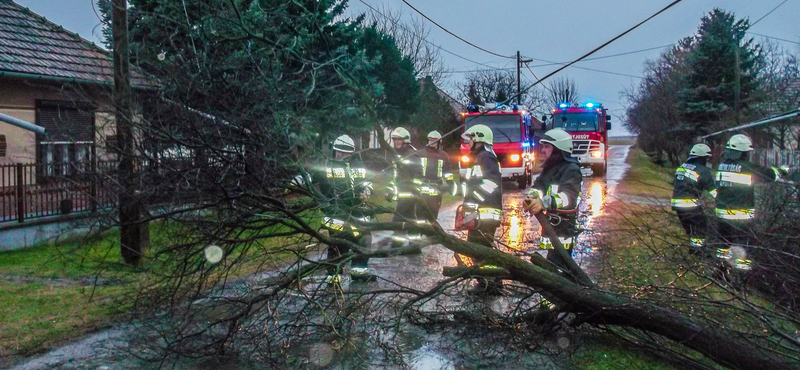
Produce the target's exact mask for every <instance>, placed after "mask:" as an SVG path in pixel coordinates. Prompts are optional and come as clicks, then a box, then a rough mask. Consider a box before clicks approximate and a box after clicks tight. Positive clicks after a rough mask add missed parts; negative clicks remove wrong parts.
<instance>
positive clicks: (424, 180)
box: [414, 146, 455, 196]
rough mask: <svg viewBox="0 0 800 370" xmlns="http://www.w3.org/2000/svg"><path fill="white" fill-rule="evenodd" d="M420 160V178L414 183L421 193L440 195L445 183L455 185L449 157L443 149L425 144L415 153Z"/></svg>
mask: <svg viewBox="0 0 800 370" xmlns="http://www.w3.org/2000/svg"><path fill="white" fill-rule="evenodd" d="M415 157H416V158H417V159H419V162H420V173H419V174H420V175H421V177H420V178H415V179H414V184H415V185H417V188H418V190H419V192H420V194H422V195H428V196H441V192H442V190H443V189H444V186H443V185H445V184H446V183H450V184H451V186H455V184H454V182H453V171H452V166H451V164H450V157H449V156H448V155H447V153H446V152H445V151H444V150H441V149H437V148H434V147H430V146H426V147H425V148H424V149H422V150H420V151H419V152H417V154H416V155H415Z"/></svg>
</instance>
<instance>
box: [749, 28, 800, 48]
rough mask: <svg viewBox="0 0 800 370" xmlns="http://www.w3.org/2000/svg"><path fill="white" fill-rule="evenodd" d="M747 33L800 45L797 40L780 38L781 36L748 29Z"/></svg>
mask: <svg viewBox="0 0 800 370" xmlns="http://www.w3.org/2000/svg"><path fill="white" fill-rule="evenodd" d="M747 33H749V34H751V35H756V36H761V37H766V38H768V39H774V40H779V41H784V42H790V43H792V44H797V45H800V42H797V41H792V40H787V39H782V38H779V37H775V36H767V35H762V34H760V33H755V32H750V31H747Z"/></svg>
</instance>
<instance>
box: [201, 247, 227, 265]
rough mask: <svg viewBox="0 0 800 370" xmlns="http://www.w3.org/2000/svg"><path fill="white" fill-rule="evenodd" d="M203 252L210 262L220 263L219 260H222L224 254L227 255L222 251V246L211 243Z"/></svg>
mask: <svg viewBox="0 0 800 370" xmlns="http://www.w3.org/2000/svg"><path fill="white" fill-rule="evenodd" d="M203 254H205V257H206V261H208V262H210V263H218V262H219V261H222V256H224V255H225V253H224V252H223V251H222V248H220V247H218V246H216V245H209V246H208V247H206V249H205V250H204V251H203Z"/></svg>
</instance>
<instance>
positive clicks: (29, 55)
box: [0, 0, 155, 86]
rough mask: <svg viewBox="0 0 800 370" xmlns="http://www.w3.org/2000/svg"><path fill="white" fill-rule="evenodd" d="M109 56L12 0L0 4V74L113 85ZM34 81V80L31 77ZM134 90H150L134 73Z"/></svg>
mask: <svg viewBox="0 0 800 370" xmlns="http://www.w3.org/2000/svg"><path fill="white" fill-rule="evenodd" d="M112 65H113V63H112V59H111V56H110V55H109V53H108V52H107V51H105V50H103V49H101V48H100V47H99V46H97V45H95V44H93V43H91V42H89V41H87V40H85V39H83V38H81V37H80V36H78V35H77V34H75V33H72V32H69V31H67V30H65V29H64V28H63V27H61V26H59V25H57V24H55V23H53V22H50V21H49V20H47V19H46V18H44V17H42V16H40V15H38V14H36V13H34V12H32V11H30V10H29V9H27V8H24V7H22V6H20V5H18V4H16V3H14V2H13V1H11V0H0V74H2V72H16V73H23V74H33V75H40V76H48V77H65V78H76V79H82V80H88V81H92V82H98V83H113V81H114V73H113V68H112ZM32 77H35V76H32ZM131 83H132V84H133V85H134V86H153V85H155V83H154V82H153V81H152V80H148V79H146V78H144V75H143V74H142V73H140V72H138V71H136V70H133V71H132V73H131Z"/></svg>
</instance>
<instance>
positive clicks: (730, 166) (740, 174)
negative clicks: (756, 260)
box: [715, 134, 788, 271]
mask: <svg viewBox="0 0 800 370" xmlns="http://www.w3.org/2000/svg"><path fill="white" fill-rule="evenodd" d="M751 151H753V141H752V140H751V139H750V138H749V137H748V136H747V135H742V134H737V135H733V136H732V137H731V138H730V139H729V140H728V143H727V144H726V145H725V152H724V153H723V154H722V162H720V164H719V166H717V173H716V182H717V189H718V194H717V208H716V210H715V213H716V215H717V219H718V221H719V222H718V227H719V229H718V231H719V236H720V237H721V238H722V239H723V240H724V241H725V242H727V243H729V244H741V245H744V246H747V245H750V246H754V245H756V243H757V241H756V240H755V238H754V237H753V236H752V231H751V230H749V229H750V226H751V224H752V221H753V219H754V218H755V216H756V214H755V208H756V207H755V193H754V190H753V185H754V184H755V183H756V182H767V181H769V182H771V181H776V180H778V179H780V177H781V176H782V175H783V174H785V173H787V171H788V169H787V168H786V167H785V166H782V167H781V168H774V167H773V168H767V167H763V166H760V165H758V164H755V163H752V162H750V160H749V153H750V152H751ZM742 249H744V248H742ZM737 250H738V249H737ZM731 252H732V251H731V250H729V249H728V248H721V249H718V250H717V257H719V258H722V259H723V260H724V261H725V262H727V263H728V264H729V265H730V266H731V267H733V268H735V269H737V270H742V271H748V270H750V260H751V258H750V257H751V256H750V255H748V254H751V253H752V252H755V250H747V249H745V250H743V251H741V253H731Z"/></svg>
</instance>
